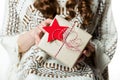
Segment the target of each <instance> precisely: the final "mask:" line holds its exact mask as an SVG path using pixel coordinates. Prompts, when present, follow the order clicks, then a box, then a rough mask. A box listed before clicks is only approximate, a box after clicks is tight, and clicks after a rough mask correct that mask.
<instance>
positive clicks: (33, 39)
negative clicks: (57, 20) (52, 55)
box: [18, 19, 52, 53]
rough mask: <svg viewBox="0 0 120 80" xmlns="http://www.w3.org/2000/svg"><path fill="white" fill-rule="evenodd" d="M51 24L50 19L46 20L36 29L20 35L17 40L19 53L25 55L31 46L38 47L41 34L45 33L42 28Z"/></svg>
mask: <svg viewBox="0 0 120 80" xmlns="http://www.w3.org/2000/svg"><path fill="white" fill-rule="evenodd" d="M51 22H52V20H51V19H46V20H45V21H43V22H41V23H40V24H39V25H38V26H37V27H35V28H34V29H32V30H30V31H28V32H25V33H24V34H21V35H20V36H19V38H18V47H19V52H20V53H25V52H26V51H27V50H29V49H30V48H31V47H32V46H33V45H35V44H36V45H38V43H39V41H40V39H41V37H42V35H43V33H44V32H45V31H44V30H43V29H42V28H43V27H44V26H47V25H49V24H50V23H51Z"/></svg>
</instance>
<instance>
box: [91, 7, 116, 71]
mask: <svg viewBox="0 0 120 80" xmlns="http://www.w3.org/2000/svg"><path fill="white" fill-rule="evenodd" d="M107 7H108V9H107V11H106V12H105V14H104V15H103V18H102V22H101V25H100V26H99V27H100V30H98V31H100V33H101V37H100V39H94V40H93V42H94V44H95V45H96V52H95V53H96V54H95V55H96V57H95V63H96V66H97V68H98V69H99V70H100V71H103V70H104V69H105V67H107V66H108V63H109V62H110V61H111V59H112V58H113V55H114V53H115V50H116V44H117V31H116V27H115V24H114V20H113V16H112V11H111V5H109V6H108V5H107Z"/></svg>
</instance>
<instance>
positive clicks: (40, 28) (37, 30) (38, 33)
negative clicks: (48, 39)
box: [34, 19, 52, 45]
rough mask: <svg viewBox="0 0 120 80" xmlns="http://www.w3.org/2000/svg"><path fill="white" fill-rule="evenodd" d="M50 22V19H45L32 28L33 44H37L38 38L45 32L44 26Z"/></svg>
mask: <svg viewBox="0 0 120 80" xmlns="http://www.w3.org/2000/svg"><path fill="white" fill-rule="evenodd" d="M51 22H52V20H51V19H47V20H45V21H43V22H41V23H40V24H39V25H38V26H37V27H36V28H35V29H34V36H35V44H36V45H38V43H39V41H40V39H41V38H42V36H43V34H44V33H45V30H44V29H43V27H44V26H48V25H50V23H51Z"/></svg>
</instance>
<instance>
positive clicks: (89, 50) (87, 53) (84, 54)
mask: <svg viewBox="0 0 120 80" xmlns="http://www.w3.org/2000/svg"><path fill="white" fill-rule="evenodd" d="M94 52H95V46H94V45H93V44H92V43H91V42H89V43H88V44H87V46H86V48H85V49H84V50H83V52H82V56H80V58H79V59H78V61H77V62H81V61H83V60H84V59H85V57H90V56H91V55H92V54H93V53H94Z"/></svg>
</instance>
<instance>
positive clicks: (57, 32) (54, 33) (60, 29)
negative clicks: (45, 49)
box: [43, 19, 68, 42]
mask: <svg viewBox="0 0 120 80" xmlns="http://www.w3.org/2000/svg"><path fill="white" fill-rule="evenodd" d="M67 28H68V27H67V26H60V25H59V24H58V21H57V20H56V19H54V21H53V23H52V25H51V26H45V27H43V29H44V30H45V31H47V32H48V33H49V36H48V42H51V41H54V40H60V41H62V40H63V34H64V32H65V31H66V30H67Z"/></svg>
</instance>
